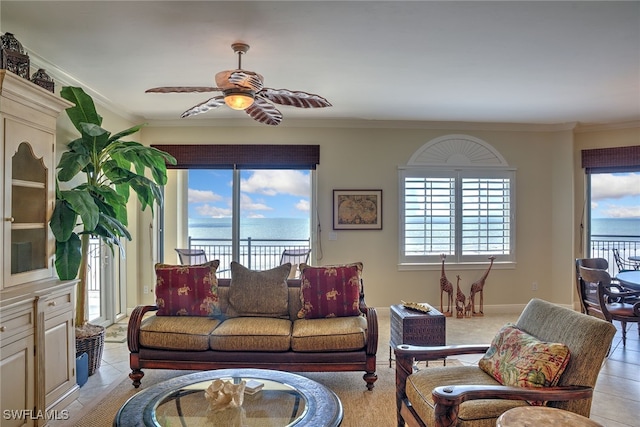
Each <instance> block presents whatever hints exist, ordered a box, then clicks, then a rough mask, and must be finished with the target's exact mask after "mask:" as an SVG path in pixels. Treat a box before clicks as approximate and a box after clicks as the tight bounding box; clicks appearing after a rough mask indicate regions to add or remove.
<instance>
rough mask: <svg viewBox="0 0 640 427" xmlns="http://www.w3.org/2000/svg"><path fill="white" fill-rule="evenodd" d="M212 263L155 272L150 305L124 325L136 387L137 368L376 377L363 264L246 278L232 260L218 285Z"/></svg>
mask: <svg viewBox="0 0 640 427" xmlns="http://www.w3.org/2000/svg"><path fill="white" fill-rule="evenodd" d="M218 264H219V262H218V261H210V262H208V263H206V264H201V265H195V266H172V265H165V264H158V265H156V281H157V283H156V289H155V291H156V305H146V306H138V307H136V308H135V309H134V310H133V313H132V314H131V316H130V319H129V329H128V335H127V340H128V346H129V351H130V356H129V360H130V367H131V373H130V374H129V377H130V378H131V379H132V380H133V385H134V387H136V388H137V387H139V386H140V382H141V379H142V377H143V376H144V372H143V369H182V370H208V369H220V368H263V369H276V370H283V371H290V372H304V371H316V372H317V371H364V376H363V378H364V380H365V381H366V386H367V388H368V389H369V390H372V389H373V386H374V382H375V381H376V380H377V378H378V377H377V375H376V373H375V370H376V350H377V346H378V319H377V315H376V311H375V309H374V308H372V307H367V305H366V303H365V300H364V287H363V283H362V278H361V273H362V263H354V264H347V265H340V266H324V267H312V266H308V265H304V264H301V265H300V271H301V275H300V278H299V279H290V278H289V276H290V275H291V274H290V273H291V264H284V265H281V266H279V267H277V268H274V269H271V270H266V271H254V270H249V269H247V268H245V267H244V266H242V265H240V264H238V263H236V262H233V263H232V264H231V275H232V278H231V279H217V278H216V274H215V273H216V269H217V268H218Z"/></svg>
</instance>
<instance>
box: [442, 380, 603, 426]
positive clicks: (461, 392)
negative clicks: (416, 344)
mask: <svg viewBox="0 0 640 427" xmlns="http://www.w3.org/2000/svg"><path fill="white" fill-rule="evenodd" d="M432 395H433V400H434V403H435V408H434V414H435V417H436V426H442V427H450V426H455V425H457V423H458V407H459V405H460V404H461V403H462V402H465V401H467V400H476V399H510V400H534V401H563V400H577V399H588V398H591V397H592V395H593V388H591V387H587V386H565V387H509V386H499V385H498V386H487V385H484V386H482V385H456V386H441V387H436V388H435V389H434V390H433V392H432Z"/></svg>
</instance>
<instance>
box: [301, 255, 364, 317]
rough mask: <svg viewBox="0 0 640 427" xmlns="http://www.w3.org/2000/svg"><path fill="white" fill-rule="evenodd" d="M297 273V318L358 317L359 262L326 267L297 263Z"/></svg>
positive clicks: (360, 269)
mask: <svg viewBox="0 0 640 427" xmlns="http://www.w3.org/2000/svg"><path fill="white" fill-rule="evenodd" d="M300 271H301V272H302V275H301V280H302V285H301V287H300V289H301V292H300V299H301V300H302V309H301V310H300V311H299V312H298V317H299V318H300V319H319V318H327V317H345V316H358V315H360V307H359V302H360V274H361V272H362V263H354V264H348V265H340V266H325V267H311V266H309V265H306V264H300Z"/></svg>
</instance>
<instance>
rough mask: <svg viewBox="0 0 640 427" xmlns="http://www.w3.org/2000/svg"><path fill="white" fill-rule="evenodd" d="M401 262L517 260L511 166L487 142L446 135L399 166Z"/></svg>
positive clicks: (407, 265) (404, 265)
mask: <svg viewBox="0 0 640 427" xmlns="http://www.w3.org/2000/svg"><path fill="white" fill-rule="evenodd" d="M398 176H399V180H398V182H399V186H400V188H399V195H400V203H399V210H400V212H399V220H400V224H399V230H400V239H399V240H400V244H399V246H400V247H399V265H400V268H407V269H412V268H415V266H419V265H436V264H437V265H439V264H440V263H441V255H443V254H444V255H446V257H447V262H450V263H461V264H462V263H469V264H475V263H480V262H486V260H487V258H488V257H489V256H495V257H496V260H497V261H498V262H503V263H505V262H515V212H514V207H515V191H514V190H515V170H514V169H513V168H510V167H509V166H508V164H507V162H506V161H505V159H504V158H503V157H502V156H501V155H500V153H498V152H497V151H496V150H495V149H494V148H493V147H491V146H490V145H489V144H487V143H486V142H484V141H482V140H480V139H478V138H475V137H471V136H468V135H445V136H443V137H440V138H436V139H434V140H432V141H430V142H428V143H426V144H425V145H424V146H422V147H421V148H420V149H419V150H417V151H416V152H415V153H414V154H413V156H412V157H411V159H410V160H409V162H408V164H407V165H406V166H401V167H399V175H398Z"/></svg>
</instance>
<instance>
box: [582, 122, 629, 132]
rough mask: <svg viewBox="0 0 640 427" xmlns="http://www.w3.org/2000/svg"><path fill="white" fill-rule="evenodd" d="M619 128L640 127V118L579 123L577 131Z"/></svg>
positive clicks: (600, 130)
mask: <svg viewBox="0 0 640 427" xmlns="http://www.w3.org/2000/svg"><path fill="white" fill-rule="evenodd" d="M619 129H640V120H630V121H627V122H619V123H600V124H579V125H578V126H576V129H575V133H587V132H603V131H609V130H619Z"/></svg>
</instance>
